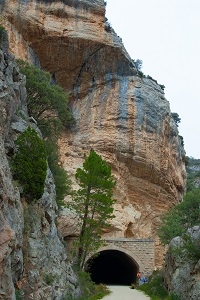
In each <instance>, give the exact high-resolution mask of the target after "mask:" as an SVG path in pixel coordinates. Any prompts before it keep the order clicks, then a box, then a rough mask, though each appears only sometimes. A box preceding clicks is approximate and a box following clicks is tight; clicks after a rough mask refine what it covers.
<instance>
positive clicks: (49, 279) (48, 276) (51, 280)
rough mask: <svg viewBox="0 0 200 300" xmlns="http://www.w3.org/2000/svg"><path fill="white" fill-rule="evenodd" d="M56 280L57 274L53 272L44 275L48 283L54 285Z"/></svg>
mask: <svg viewBox="0 0 200 300" xmlns="http://www.w3.org/2000/svg"><path fill="white" fill-rule="evenodd" d="M54 280H55V275H53V274H52V273H49V274H45V275H44V281H45V282H46V284H48V285H53V283H54Z"/></svg>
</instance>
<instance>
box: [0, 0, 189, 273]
mask: <svg viewBox="0 0 200 300" xmlns="http://www.w3.org/2000/svg"><path fill="white" fill-rule="evenodd" d="M1 9H2V24H3V25H4V26H5V27H6V29H7V30H8V32H9V40H10V51H11V52H13V53H15V55H16V56H17V57H20V58H23V59H28V60H30V61H32V63H34V64H36V65H39V66H41V67H42V68H43V69H45V70H47V71H49V72H50V73H51V75H52V81H53V82H57V83H58V84H60V85H61V86H62V87H64V88H65V89H66V90H67V91H68V92H69V97H70V107H71V109H72V111H73V114H74V117H75V119H76V126H75V128H74V130H72V131H71V132H68V131H67V130H66V132H64V133H63V135H62V137H61V139H60V150H61V161H62V164H63V166H64V168H66V169H67V170H68V172H69V174H70V175H71V178H72V181H73V183H74V186H75V182H74V174H75V171H76V168H77V167H80V166H81V165H82V163H83V155H84V153H89V151H90V149H91V148H93V149H94V150H95V151H96V152H97V153H98V154H100V155H102V157H103V158H104V159H105V160H106V161H107V162H108V163H109V164H110V165H111V166H112V170H113V174H114V176H115V179H116V181H117V186H116V190H115V197H116V199H117V202H116V205H115V215H116V218H115V219H114V220H113V223H112V226H111V230H110V231H109V232H106V233H105V237H128V238H154V239H155V245H156V246H155V247H156V262H155V265H156V266H157V267H159V266H161V264H162V258H163V257H162V255H163V251H162V247H161V246H160V243H159V240H158V239H157V234H156V229H157V227H158V225H159V224H160V217H161V215H162V213H163V212H165V211H166V210H167V209H168V208H169V207H170V206H172V205H174V204H177V203H179V202H180V201H181V200H182V195H183V193H184V189H185V164H184V159H185V152H184V149H183V146H182V143H181V139H180V138H179V135H178V129H177V126H176V123H175V121H174V119H173V117H172V115H171V111H170V105H169V102H168V101H167V100H166V99H165V95H164V91H163V87H162V86H160V85H159V84H157V83H156V82H155V81H154V80H152V79H150V78H145V77H143V78H141V77H139V76H138V73H137V70H136V67H135V64H134V62H133V61H132V60H131V58H130V56H129V55H128V53H127V52H126V50H125V48H124V45H123V43H122V40H121V38H120V37H118V36H117V34H116V33H115V31H114V30H113V29H112V27H111V26H110V24H109V23H108V22H107V20H106V18H105V5H104V1H101V0H98V1H93V0H91V1H88V0H85V1H77V0H70V1H47V0H46V1H28V0H27V1H20V2H19V1H17V0H9V1H8V0H4V1H3V5H2V7H1ZM133 35H134V29H133ZM130 38H132V37H130ZM73 220H75V218H74V217H72V221H70V220H69V215H68V214H66V215H62V216H61V221H60V229H61V231H62V234H63V236H68V235H76V234H77V228H76V224H73ZM73 225H74V227H73ZM72 227H73V228H72Z"/></svg>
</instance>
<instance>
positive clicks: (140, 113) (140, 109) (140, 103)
mask: <svg viewBox="0 0 200 300" xmlns="http://www.w3.org/2000/svg"><path fill="white" fill-rule="evenodd" d="M136 107H137V122H136V127H137V129H139V130H140V129H141V127H142V124H143V122H144V100H143V98H142V96H141V91H140V88H136Z"/></svg>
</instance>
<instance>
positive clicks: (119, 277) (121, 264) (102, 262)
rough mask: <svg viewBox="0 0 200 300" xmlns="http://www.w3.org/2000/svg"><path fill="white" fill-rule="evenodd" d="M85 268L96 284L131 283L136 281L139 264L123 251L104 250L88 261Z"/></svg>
mask: <svg viewBox="0 0 200 300" xmlns="http://www.w3.org/2000/svg"><path fill="white" fill-rule="evenodd" d="M85 270H86V271H87V272H89V273H90V274H91V278H92V280H93V281H94V282H95V283H96V284H99V283H104V284H108V285H131V283H135V282H136V277H137V271H138V266H137V264H136V263H135V262H134V260H133V259H132V258H131V257H130V256H128V255H127V254H125V253H123V252H121V251H118V250H104V251H101V252H100V253H99V255H98V256H97V257H94V258H91V259H89V260H88V261H87V264H86V267H85Z"/></svg>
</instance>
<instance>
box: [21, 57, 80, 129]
mask: <svg viewBox="0 0 200 300" xmlns="http://www.w3.org/2000/svg"><path fill="white" fill-rule="evenodd" d="M17 63H18V65H19V66H20V71H21V73H23V74H24V75H26V89H27V107H28V113H29V115H30V116H32V117H34V119H35V120H36V121H37V122H38V123H39V124H38V125H39V127H40V122H42V125H43V124H44V121H47V120H48V121H49V120H52V119H53V120H55V118H57V121H58V122H59V123H61V124H62V125H64V126H66V127H70V126H71V125H73V124H74V118H73V116H72V114H71V113H70V111H69V109H68V95H67V93H66V92H65V91H64V90H63V89H62V88H61V87H60V86H58V85H51V83H50V74H49V73H48V72H44V71H43V70H40V69H38V68H37V67H35V66H33V65H30V64H29V63H28V62H25V61H23V60H17ZM54 123H55V121H54ZM61 124H60V125H61ZM54 125H55V124H54Z"/></svg>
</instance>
